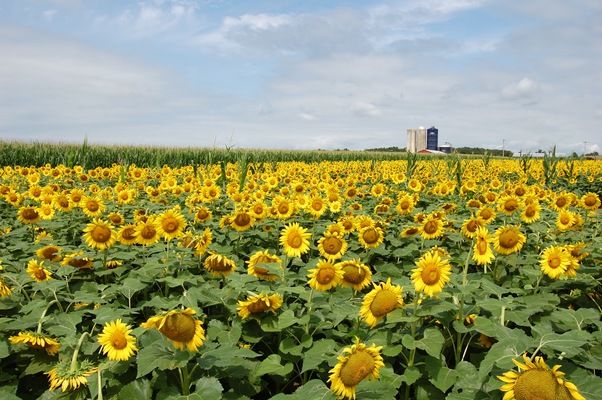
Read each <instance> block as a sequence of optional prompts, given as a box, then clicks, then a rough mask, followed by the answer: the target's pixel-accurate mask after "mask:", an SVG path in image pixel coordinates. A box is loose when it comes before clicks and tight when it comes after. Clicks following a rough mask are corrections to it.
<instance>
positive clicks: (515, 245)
mask: <svg viewBox="0 0 602 400" xmlns="http://www.w3.org/2000/svg"><path fill="white" fill-rule="evenodd" d="M526 240H527V238H526V237H525V235H523V234H522V232H521V231H520V229H519V228H518V227H517V226H513V225H504V226H501V227H499V228H498V229H497V230H496V231H495V238H494V239H493V247H494V249H495V251H497V252H498V253H500V254H505V255H508V254H512V253H516V252H518V251H520V249H522V248H523V245H524V244H525V242H526Z"/></svg>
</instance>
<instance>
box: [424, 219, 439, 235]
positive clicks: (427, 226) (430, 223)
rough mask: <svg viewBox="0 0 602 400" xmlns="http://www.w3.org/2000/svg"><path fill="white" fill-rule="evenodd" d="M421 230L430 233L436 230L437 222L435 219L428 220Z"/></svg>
mask: <svg viewBox="0 0 602 400" xmlns="http://www.w3.org/2000/svg"><path fill="white" fill-rule="evenodd" d="M423 230H424V232H425V233H427V234H429V235H432V234H433V233H435V232H437V223H436V222H435V221H428V222H427V223H426V224H424V228H423Z"/></svg>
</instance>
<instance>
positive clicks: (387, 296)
mask: <svg viewBox="0 0 602 400" xmlns="http://www.w3.org/2000/svg"><path fill="white" fill-rule="evenodd" d="M396 307H397V295H396V294H395V293H394V292H392V291H390V290H386V289H385V290H381V291H379V292H378V293H376V296H374V299H373V300H372V304H370V311H371V312H372V314H373V315H374V316H375V317H382V316H383V315H386V314H388V313H389V312H391V311H393V310H394V309H395V308H396Z"/></svg>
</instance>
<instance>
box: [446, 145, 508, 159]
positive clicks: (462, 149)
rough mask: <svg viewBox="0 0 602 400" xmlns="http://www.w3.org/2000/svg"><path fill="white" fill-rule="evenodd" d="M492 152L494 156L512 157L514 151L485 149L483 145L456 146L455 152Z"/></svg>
mask: <svg viewBox="0 0 602 400" xmlns="http://www.w3.org/2000/svg"><path fill="white" fill-rule="evenodd" d="M485 152H487V154H491V155H492V156H501V155H504V156H506V157H512V155H513V153H512V152H511V151H510V150H503V151H502V150H498V149H484V148H483V147H455V148H454V153H457V154H485Z"/></svg>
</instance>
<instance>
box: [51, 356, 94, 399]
mask: <svg viewBox="0 0 602 400" xmlns="http://www.w3.org/2000/svg"><path fill="white" fill-rule="evenodd" d="M96 371H98V368H97V367H95V366H94V365H93V364H92V363H91V362H90V361H88V360H84V361H82V362H79V363H77V364H76V368H75V369H71V365H70V363H69V362H67V361H66V360H63V361H61V362H59V363H58V364H56V365H55V367H54V368H53V369H51V370H50V371H48V372H47V373H46V375H48V380H49V381H50V390H55V389H58V388H61V391H62V392H71V391H74V390H77V389H79V388H80V387H82V386H86V385H87V384H88V377H89V376H90V375H92V374H94V373H96Z"/></svg>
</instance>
